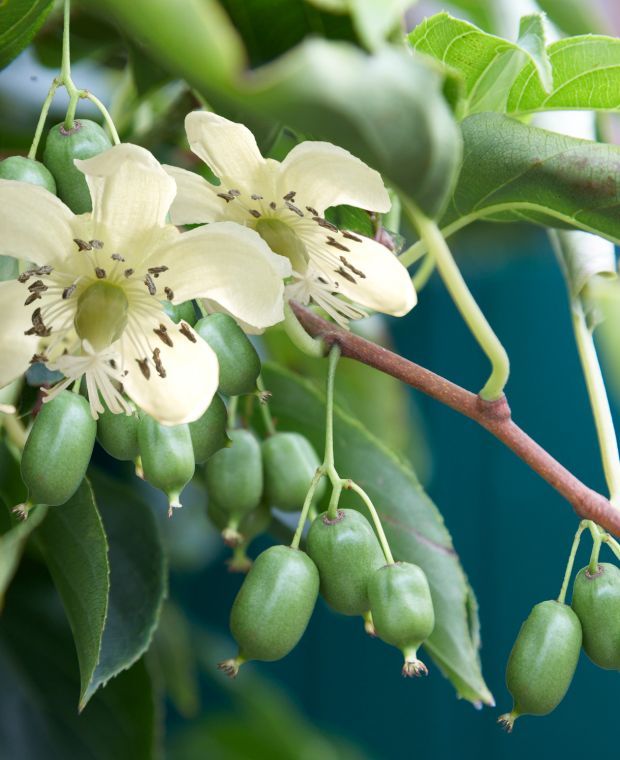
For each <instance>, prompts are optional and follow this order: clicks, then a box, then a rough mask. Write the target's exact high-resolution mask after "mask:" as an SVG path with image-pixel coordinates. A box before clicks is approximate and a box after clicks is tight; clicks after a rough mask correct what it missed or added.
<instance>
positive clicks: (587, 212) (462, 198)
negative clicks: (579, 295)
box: [441, 113, 620, 243]
mask: <svg viewBox="0 0 620 760" xmlns="http://www.w3.org/2000/svg"><path fill="white" fill-rule="evenodd" d="M462 129H463V138H464V143H465V152H464V161H463V167H462V169H461V174H460V176H459V181H458V184H457V186H456V189H455V191H454V195H453V197H452V199H451V201H450V204H449V206H448V210H447V212H446V214H445V216H444V218H443V219H442V220H441V227H442V228H443V232H444V235H449V234H451V233H452V232H455V231H456V230H457V229H460V228H461V227H464V226H466V225H467V224H470V223H471V222H473V221H476V220H478V219H490V220H495V221H531V222H536V223H540V224H545V225H547V226H549V227H559V228H571V227H574V228H577V229H582V230H585V231H586V232H593V233H595V234H597V235H601V236H602V237H605V238H607V239H609V240H612V241H613V242H615V243H618V242H620V213H619V211H620V147H618V146H615V145H607V144H604V143H597V142H591V141H588V140H580V139H577V138H574V137H567V136H565V135H560V134H557V133H555V132H548V131H547V130H544V129H539V128H538V127H531V126H529V125H527V124H522V123H520V122H518V121H515V120H514V119H510V118H508V117H506V116H502V115H500V114H493V113H488V114H475V115H474V116H470V117H469V118H467V119H465V121H464V122H463V123H462Z"/></svg>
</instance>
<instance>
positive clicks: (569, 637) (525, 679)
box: [499, 601, 582, 731]
mask: <svg viewBox="0 0 620 760" xmlns="http://www.w3.org/2000/svg"><path fill="white" fill-rule="evenodd" d="M581 639H582V634H581V623H580V622H579V618H578V617H577V615H576V614H575V612H574V611H573V610H572V609H571V608H570V607H569V606H568V605H566V604H562V603H561V602H556V601H546V602H541V603H540V604H537V605H535V606H534V608H533V609H532V611H531V612H530V615H529V617H528V618H527V620H526V621H525V622H524V623H523V625H522V626H521V630H520V631H519V635H518V636H517V640H516V641H515V643H514V646H513V647H512V651H511V652H510V657H509V659H508V666H507V668H506V685H507V686H508V691H510V693H511V694H512V698H513V700H514V703H513V707H512V710H511V711H510V712H509V713H506V714H505V715H502V716H501V717H500V718H499V722H500V723H501V724H502V725H503V726H504V727H505V728H506V730H507V731H512V727H513V725H514V722H515V720H516V719H517V718H518V717H519V716H520V715H547V714H548V713H550V712H552V710H555V708H556V707H557V706H558V705H559V704H560V702H561V701H562V699H563V698H564V695H565V694H566V692H567V691H568V687H569V686H570V684H571V681H572V680H573V675H574V673H575V668H576V667H577V661H578V659H579V651H580V649H581Z"/></svg>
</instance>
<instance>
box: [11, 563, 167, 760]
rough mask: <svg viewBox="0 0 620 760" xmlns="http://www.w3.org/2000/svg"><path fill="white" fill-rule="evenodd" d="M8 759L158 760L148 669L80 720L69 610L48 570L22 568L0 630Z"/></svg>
mask: <svg viewBox="0 0 620 760" xmlns="http://www.w3.org/2000/svg"><path fill="white" fill-rule="evenodd" d="M0 683H2V689H0V757H2V758H7V760H8V758H12V759H14V760H18V759H19V760H42V758H45V760H68V759H69V758H71V759H74V758H75V760H78V758H80V759H82V758H83V759H84V760H87V759H88V760H91V758H92V759H93V760H94V759H95V758H96V760H154V759H155V757H156V756H157V753H156V749H155V744H156V705H155V696H154V693H153V688H152V685H151V681H150V677H149V675H148V673H147V671H146V668H145V667H144V664H143V662H139V663H137V664H136V665H134V667H133V668H131V670H129V671H127V672H125V673H122V674H121V675H119V676H118V677H117V678H115V679H114V680H113V681H112V682H111V683H110V684H109V686H108V687H107V688H106V689H104V690H102V691H100V692H99V693H98V694H96V695H95V697H94V698H93V699H92V700H91V702H90V703H89V705H88V708H87V709H86V710H85V711H84V712H83V713H82V714H81V715H78V713H77V711H76V709H75V695H76V693H77V692H78V690H79V683H80V677H79V672H78V667H77V662H76V658H75V647H74V644H73V641H72V637H71V632H70V630H69V626H68V625H67V622H66V618H65V615H64V614H63V610H62V606H61V604H60V601H59V599H58V597H57V596H56V594H55V593H54V589H53V587H52V585H51V583H50V580H49V577H48V576H47V574H46V573H45V571H44V570H43V568H42V567H39V566H36V565H34V564H33V563H32V562H27V563H22V566H21V567H20V571H19V573H18V575H17V577H16V579H15V582H14V583H13V585H12V587H11V589H10V590H9V594H8V596H7V605H6V610H5V613H4V616H3V618H2V626H0Z"/></svg>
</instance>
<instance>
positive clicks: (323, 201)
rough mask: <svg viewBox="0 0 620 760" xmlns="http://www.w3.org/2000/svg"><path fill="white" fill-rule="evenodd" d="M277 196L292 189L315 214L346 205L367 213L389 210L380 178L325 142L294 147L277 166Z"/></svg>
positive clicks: (347, 154)
mask: <svg viewBox="0 0 620 760" xmlns="http://www.w3.org/2000/svg"><path fill="white" fill-rule="evenodd" d="M279 183H280V194H281V195H284V194H285V193H288V192H290V191H292V190H294V191H296V192H297V193H298V194H299V198H300V200H301V199H303V203H304V205H305V204H307V205H309V206H312V207H314V208H315V209H316V210H317V211H318V212H319V214H323V212H324V211H325V209H326V208H329V207H330V206H338V205H340V204H343V203H346V204H348V205H350V206H357V207H358V208H363V209H367V210H368V211H379V212H381V213H384V212H386V211H389V209H390V206H391V202H390V198H389V196H388V194H387V190H386V189H385V187H384V186H383V180H382V179H381V175H380V174H379V173H378V172H376V171H375V170H374V169H371V168H370V167H369V166H366V164H365V163H364V162H363V161H360V159H359V158H356V157H355V156H354V155H353V154H351V153H349V151H348V150H345V149H344V148H339V147H338V146H336V145H332V144H331V143H328V142H311V141H308V142H303V143H300V144H299V145H296V146H295V147H294V148H293V149H292V150H291V151H290V153H289V154H288V156H287V157H286V158H285V159H284V161H283V162H282V164H281V166H280V178H279Z"/></svg>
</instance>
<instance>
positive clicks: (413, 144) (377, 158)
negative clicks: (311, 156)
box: [238, 39, 461, 216]
mask: <svg viewBox="0 0 620 760" xmlns="http://www.w3.org/2000/svg"><path fill="white" fill-rule="evenodd" d="M443 82H444V77H443V75H442V74H441V73H440V72H439V71H438V70H435V69H433V68H429V67H428V66H427V65H425V63H423V62H422V61H421V60H418V59H416V58H414V57H412V56H411V55H410V54H408V53H407V51H405V50H402V49H400V48H395V47H384V48H382V49H381V50H380V51H379V52H377V53H376V54H375V55H372V56H370V55H367V54H366V53H364V52H363V51H361V50H359V49H357V48H354V47H352V46H351V45H347V44H344V43H334V42H331V43H330V42H326V41H325V40H318V39H315V40H306V41H305V42H304V43H303V44H302V45H299V46H298V47H297V48H296V49H295V50H293V51H291V52H290V53H287V54H286V55H285V56H282V58H280V59H279V60H278V61H276V62H275V63H273V64H269V65H268V66H264V67H263V68H262V69H260V70H258V71H257V72H256V73H255V75H254V77H253V80H252V86H251V87H250V88H248V89H245V90H241V89H240V90H239V91H238V95H239V97H240V98H244V102H245V103H246V106H247V107H249V108H257V109H259V110H260V112H261V113H263V114H269V115H270V116H271V117H273V118H275V119H278V120H280V121H282V122H283V123H285V124H290V125H291V126H292V127H293V128H294V129H295V128H297V129H299V130H300V131H302V132H305V133H311V134H312V135H313V136H316V137H318V138H321V139H326V140H329V141H330V142H333V143H335V144H336V145H341V146H342V147H344V148H347V149H348V150H350V151H351V152H352V153H353V154H354V155H356V156H358V157H359V158H361V159H362V160H364V161H366V162H367V163H368V164H370V165H371V166H373V167H374V168H375V169H377V170H378V171H379V172H381V173H382V174H383V176H384V177H385V178H386V179H389V180H390V181H391V182H392V183H393V184H394V185H396V186H397V187H398V188H400V190H401V191H403V192H404V193H405V194H407V195H408V196H409V197H410V198H412V199H413V200H414V201H415V203H416V204H417V205H418V206H419V208H421V209H422V211H424V213H425V214H427V215H428V216H436V215H437V214H438V213H440V210H441V209H442V207H443V206H444V204H445V202H446V199H447V196H448V194H449V193H450V190H451V188H452V186H453V183H454V179H455V174H456V171H457V170H458V165H459V162H460V156H461V143H460V137H459V134H458V129H457V128H456V124H455V122H454V120H453V118H452V114H451V112H450V110H449V108H448V105H447V103H446V101H445V100H444V97H443V93H442V88H443Z"/></svg>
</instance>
